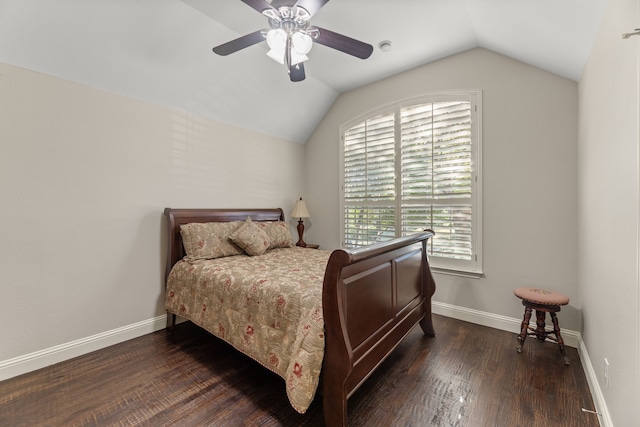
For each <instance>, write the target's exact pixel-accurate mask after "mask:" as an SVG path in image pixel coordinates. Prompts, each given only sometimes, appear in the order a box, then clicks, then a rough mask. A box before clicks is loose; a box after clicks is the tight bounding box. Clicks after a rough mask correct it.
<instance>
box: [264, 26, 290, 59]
mask: <svg viewBox="0 0 640 427" xmlns="http://www.w3.org/2000/svg"><path fill="white" fill-rule="evenodd" d="M267 45H269V48H270V50H269V52H267V56H268V57H269V58H271V59H273V60H274V61H276V62H279V63H281V64H284V54H285V52H284V50H285V48H286V46H287V33H286V32H285V31H284V30H283V29H282V28H278V29H273V30H269V32H268V33H267Z"/></svg>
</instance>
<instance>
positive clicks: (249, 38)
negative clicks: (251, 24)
mask: <svg viewBox="0 0 640 427" xmlns="http://www.w3.org/2000/svg"><path fill="white" fill-rule="evenodd" d="M264 40H265V38H264V35H263V30H258V31H255V32H253V33H250V34H247V35H245V36H242V37H238V38H237V39H234V40H231V41H229V42H226V43H223V44H221V45H220V46H216V47H214V48H213V51H214V52H215V53H217V54H218V55H222V56H227V55H229V54H230V53H234V52H237V51H239V50H241V49H244V48H245V47H249V46H253V45H254V44H256V43H260V42H261V41H264Z"/></svg>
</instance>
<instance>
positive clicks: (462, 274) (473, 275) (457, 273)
mask: <svg viewBox="0 0 640 427" xmlns="http://www.w3.org/2000/svg"><path fill="white" fill-rule="evenodd" d="M431 272H432V273H438V274H447V275H449V276H460V277H468V278H470V279H480V278H481V277H484V273H482V272H481V271H461V270H451V269H448V268H439V267H433V266H431Z"/></svg>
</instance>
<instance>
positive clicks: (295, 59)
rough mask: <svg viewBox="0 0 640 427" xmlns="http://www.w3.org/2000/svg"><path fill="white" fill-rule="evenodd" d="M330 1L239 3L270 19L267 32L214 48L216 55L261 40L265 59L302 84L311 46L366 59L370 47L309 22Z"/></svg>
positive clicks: (257, 0) (255, 0) (283, 0)
mask: <svg viewBox="0 0 640 427" xmlns="http://www.w3.org/2000/svg"><path fill="white" fill-rule="evenodd" d="M328 1H329V0H297V1H296V0H273V1H272V2H271V3H269V2H267V1H266V0H242V2H243V3H245V4H247V5H249V6H250V7H252V8H253V9H255V10H257V11H258V12H260V13H261V14H263V15H264V16H266V17H267V18H268V19H269V27H270V29H264V30H258V31H254V32H253V33H250V34H247V35H244V36H242V37H239V38H237V39H234V40H231V41H229V42H227V43H223V44H221V45H220V46H216V47H214V48H213V51H214V52H215V53H217V54H218V55H223V56H226V55H229V54H230V53H234V52H237V51H239V50H241V49H244V48H246V47H249V46H253V45H254V44H257V43H260V42H262V41H264V40H266V41H267V44H268V45H269V48H270V50H269V52H268V53H267V55H268V56H269V57H270V58H272V59H274V60H275V61H277V62H279V63H281V64H284V66H285V67H286V68H287V71H288V73H289V78H290V79H291V81H292V82H299V81H302V80H304V78H305V73H304V64H303V62H304V61H306V60H307V59H309V58H308V57H307V53H309V50H310V49H311V46H312V45H313V42H316V43H318V44H321V45H324V46H328V47H330V48H333V49H336V50H339V51H341V52H344V53H348V54H349V55H353V56H355V57H357V58H361V59H367V58H368V57H369V56H370V55H371V53H372V52H373V46H371V45H370V44H367V43H364V42H361V41H358V40H356V39H352V38H351V37H347V36H344V35H342V34H338V33H334V32H333V31H329V30H326V29H324V28H320V27H317V26H312V25H310V23H309V20H310V19H311V17H312V16H313V15H315V14H316V12H318V11H319V10H320V8H322V6H324V5H325V4H326V3H327V2H328Z"/></svg>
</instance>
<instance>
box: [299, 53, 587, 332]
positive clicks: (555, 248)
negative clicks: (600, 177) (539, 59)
mask: <svg viewBox="0 0 640 427" xmlns="http://www.w3.org/2000/svg"><path fill="white" fill-rule="evenodd" d="M455 89H481V90H482V91H483V94H482V96H483V123H482V127H483V142H482V143H483V153H482V156H483V160H482V162H483V169H484V188H483V195H484V202H483V203H484V212H483V215H484V228H483V233H484V242H483V243H484V272H485V277H483V278H481V279H470V278H464V277H457V276H448V275H442V274H437V275H436V282H437V286H438V287H437V291H436V294H435V300H436V301H439V302H443V303H446V304H452V305H455V306H458V307H464V308H468V309H472V310H479V311H482V312H488V313H494V314H497V315H503V316H508V317H511V318H522V313H523V310H522V306H521V305H520V303H519V301H518V300H517V299H516V298H515V297H514V295H513V293H512V291H513V289H514V288H516V287H518V286H521V285H534V286H545V287H551V288H555V289H557V290H560V291H563V292H566V293H567V294H568V295H570V297H571V298H572V302H571V304H570V306H569V307H566V308H563V310H562V316H561V324H562V326H563V327H565V328H568V329H572V330H575V331H577V330H580V328H581V324H580V322H581V321H580V309H581V307H580V299H579V294H578V289H577V225H576V218H577V195H576V193H577V189H576V173H577V172H576V146H577V138H578V137H577V128H578V122H577V107H578V88H577V84H576V82H574V81H571V80H568V79H565V78H562V77H558V76H556V75H554V74H551V73H548V72H545V71H542V70H540V69H537V68H534V67H531V66H529V65H526V64H523V63H521V62H518V61H515V60H512V59H509V58H507V57H504V56H501V55H498V54H496V53H493V52H490V51H487V50H484V49H474V50H471V51H467V52H464V53H461V54H458V55H455V56H452V57H449V58H445V59H443V60H440V61H437V62H434V63H431V64H428V65H425V66H422V67H419V68H416V69H414V70H411V71H409V72H406V73H402V74H399V75H396V76H394V77H391V78H388V79H386V80H383V81H380V82H378V83H374V84H371V85H368V86H365V87H363V88H360V89H357V90H354V91H351V92H349V93H345V94H343V95H341V96H340V97H339V98H338V99H337V101H336V102H335V104H334V105H333V107H332V109H331V110H330V111H329V112H328V113H327V115H326V116H325V118H324V120H323V121H322V122H321V124H320V125H319V126H318V128H317V129H316V131H315V132H314V134H313V135H312V137H311V139H310V140H309V142H308V143H307V146H306V154H305V155H306V165H307V191H306V193H307V197H308V199H309V209H310V211H311V213H312V216H313V217H312V218H311V221H312V223H311V227H310V228H309V229H308V235H307V238H306V239H305V240H306V241H308V242H317V243H320V244H321V245H322V246H323V247H338V246H339V245H340V242H339V238H340V235H339V227H340V222H339V215H340V213H339V200H340V191H339V170H338V156H339V152H338V148H339V141H338V137H339V135H338V128H339V126H340V125H341V124H343V123H345V122H347V121H349V120H350V119H352V118H354V117H356V116H359V115H361V114H362V113H364V112H366V111H370V110H372V109H375V108H376V107H377V106H380V105H384V104H387V103H390V102H392V101H394V100H398V99H402V98H408V97H412V96H416V95H419V94H424V93H430V92H435V91H445V90H455Z"/></svg>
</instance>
